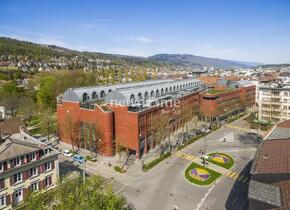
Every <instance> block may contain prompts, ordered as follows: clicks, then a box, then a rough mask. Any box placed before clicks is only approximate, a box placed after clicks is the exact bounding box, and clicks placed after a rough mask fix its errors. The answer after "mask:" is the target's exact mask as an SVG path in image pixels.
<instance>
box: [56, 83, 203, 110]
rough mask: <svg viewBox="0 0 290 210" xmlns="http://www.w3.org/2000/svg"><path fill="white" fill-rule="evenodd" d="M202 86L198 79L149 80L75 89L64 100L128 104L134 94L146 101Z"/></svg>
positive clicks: (67, 93)
mask: <svg viewBox="0 0 290 210" xmlns="http://www.w3.org/2000/svg"><path fill="white" fill-rule="evenodd" d="M201 84H202V83H201V81H200V80H198V79H195V78H188V79H182V80H172V79H167V80H147V81H142V82H133V83H124V84H117V85H108V86H94V87H84V88H74V89H68V90H67V91H65V93H64V95H63V99H62V100H63V101H75V102H84V101H89V100H97V99H105V101H107V102H108V101H111V100H114V99H117V100H125V101H126V102H124V103H125V104H128V103H130V101H131V100H130V98H131V96H132V94H134V97H135V100H136V101H144V99H145V98H147V99H148V98H150V99H153V98H156V93H157V94H158V93H159V94H160V96H161V95H166V93H165V92H166V90H167V92H168V93H170V90H171V92H176V91H178V90H180V89H186V88H192V87H196V86H200V85H201ZM174 87H175V90H174ZM170 88H171V89H170ZM152 91H153V92H154V96H152V97H151V95H150V93H151V92H152ZM156 91H157V92H156ZM146 92H147V93H146ZM162 92H163V94H162ZM148 95H149V97H148ZM141 97H142V100H141Z"/></svg>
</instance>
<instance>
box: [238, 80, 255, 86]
mask: <svg viewBox="0 0 290 210" xmlns="http://www.w3.org/2000/svg"><path fill="white" fill-rule="evenodd" d="M237 83H238V84H239V85H240V86H242V87H248V86H252V85H254V84H253V83H252V82H251V81H249V80H239V81H237Z"/></svg>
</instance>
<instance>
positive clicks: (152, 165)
mask: <svg viewBox="0 0 290 210" xmlns="http://www.w3.org/2000/svg"><path fill="white" fill-rule="evenodd" d="M170 155H171V152H166V153H164V154H163V155H161V156H160V157H159V158H157V159H155V160H153V161H151V162H149V163H147V164H144V166H143V171H144V172H146V171H148V170H150V169H151V168H153V167H154V166H156V165H157V164H158V163H160V162H161V161H162V160H165V159H166V158H168V157H170Z"/></svg>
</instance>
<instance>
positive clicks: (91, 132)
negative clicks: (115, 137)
mask: <svg viewBox="0 0 290 210" xmlns="http://www.w3.org/2000/svg"><path fill="white" fill-rule="evenodd" d="M84 129H85V137H86V138H85V141H86V143H85V144H86V147H87V149H89V150H90V153H91V157H93V155H94V154H97V152H99V149H100V148H101V147H102V144H103V141H102V138H103V132H102V130H101V129H100V127H99V125H98V124H97V123H86V125H85V128H84Z"/></svg>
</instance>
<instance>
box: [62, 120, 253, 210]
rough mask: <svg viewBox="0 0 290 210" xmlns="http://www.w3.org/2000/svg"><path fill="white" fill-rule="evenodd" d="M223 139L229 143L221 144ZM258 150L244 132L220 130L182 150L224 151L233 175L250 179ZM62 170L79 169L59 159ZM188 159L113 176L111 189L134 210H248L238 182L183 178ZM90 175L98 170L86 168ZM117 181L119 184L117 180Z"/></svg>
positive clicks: (244, 187)
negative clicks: (206, 182)
mask: <svg viewBox="0 0 290 210" xmlns="http://www.w3.org/2000/svg"><path fill="white" fill-rule="evenodd" d="M233 125H235V126H241V127H243V128H248V125H247V123H246V122H245V121H242V120H238V121H236V122H234V123H233ZM224 136H228V137H229V138H228V141H226V142H223V141H222V140H223V138H224ZM256 147H257V141H256V137H255V136H253V135H249V134H248V133H247V132H245V131H244V130H239V129H236V128H235V129H234V128H227V127H223V128H221V129H219V130H217V131H216V132H214V133H211V134H209V135H208V136H207V137H206V138H205V139H200V140H198V141H196V142H194V143H193V144H191V145H189V146H187V147H186V148H185V149H183V152H186V153H188V154H191V155H193V156H196V157H197V156H200V154H199V151H200V150H203V149H204V148H205V149H206V152H207V153H210V152H216V151H218V152H225V153H228V154H230V155H232V156H233V157H234V159H235V165H234V166H233V168H232V169H231V171H234V172H236V173H239V174H241V175H243V176H244V177H247V176H249V168H250V164H251V161H252V159H253V157H254V155H255V151H256ZM60 164H61V167H64V169H61V170H64V171H66V170H79V169H78V168H77V167H76V166H74V165H73V164H72V163H69V162H68V161H67V160H66V158H63V157H62V158H61V161H60ZM189 164H190V161H189V160H186V159H182V158H179V157H176V156H174V155H172V157H170V158H169V159H167V160H165V161H163V162H162V163H160V164H159V165H158V166H156V167H154V168H153V169H151V170H150V171H148V172H146V173H142V174H141V175H138V176H127V175H126V174H125V175H119V176H118V179H114V177H112V184H113V189H114V191H115V192H116V193H119V194H122V195H124V196H125V197H127V199H128V200H129V201H131V202H132V203H133V204H134V205H135V207H136V209H137V210H170V209H172V210H173V209H174V208H177V209H179V210H194V209H198V210H201V209H208V210H224V209H228V210H245V209H247V205H248V203H247V187H248V183H243V182H241V181H239V180H237V179H233V178H230V177H228V176H223V177H221V178H219V179H218V181H217V182H216V183H215V184H214V185H213V186H209V187H201V186H196V185H193V184H191V183H189V182H188V181H187V180H186V179H185V177H184V170H185V168H186V166H187V165H189ZM87 170H89V171H90V172H91V173H97V171H98V169H94V168H88V169H87ZM117 180H118V181H117Z"/></svg>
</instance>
